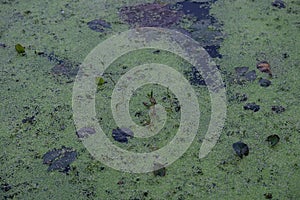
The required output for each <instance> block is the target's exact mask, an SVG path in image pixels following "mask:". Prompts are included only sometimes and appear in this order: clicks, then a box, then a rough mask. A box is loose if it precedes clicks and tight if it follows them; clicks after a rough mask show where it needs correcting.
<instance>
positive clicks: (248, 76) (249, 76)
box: [245, 70, 257, 81]
mask: <svg viewBox="0 0 300 200" xmlns="http://www.w3.org/2000/svg"><path fill="white" fill-rule="evenodd" d="M256 77H257V76H256V71H255V70H252V71H249V72H247V73H246V74H245V79H246V80H247V81H254V80H255V79H256Z"/></svg>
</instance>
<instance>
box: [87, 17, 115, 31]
mask: <svg viewBox="0 0 300 200" xmlns="http://www.w3.org/2000/svg"><path fill="white" fill-rule="evenodd" d="M87 25H88V26H89V28H90V29H92V30H93V31H96V32H104V31H105V29H107V28H111V25H110V23H108V22H106V21H104V20H102V19H94V20H92V21H90V22H88V23H87Z"/></svg>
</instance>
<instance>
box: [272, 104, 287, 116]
mask: <svg viewBox="0 0 300 200" xmlns="http://www.w3.org/2000/svg"><path fill="white" fill-rule="evenodd" d="M272 111H274V112H275V113H278V114H279V113H282V112H284V111H285V108H284V107H283V106H272Z"/></svg>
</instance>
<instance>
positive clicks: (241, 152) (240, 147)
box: [232, 142, 249, 158]
mask: <svg viewBox="0 0 300 200" xmlns="http://www.w3.org/2000/svg"><path fill="white" fill-rule="evenodd" d="M232 148H233V149H234V151H235V153H236V154H237V155H238V156H239V157H240V158H243V156H248V154H249V147H248V145H247V144H245V143H243V142H236V143H234V144H233V145H232Z"/></svg>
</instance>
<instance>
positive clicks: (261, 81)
mask: <svg viewBox="0 0 300 200" xmlns="http://www.w3.org/2000/svg"><path fill="white" fill-rule="evenodd" d="M258 83H259V85H260V86H261V87H269V86H270V85H271V81H269V80H268V79H264V78H261V79H259V81H258Z"/></svg>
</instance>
